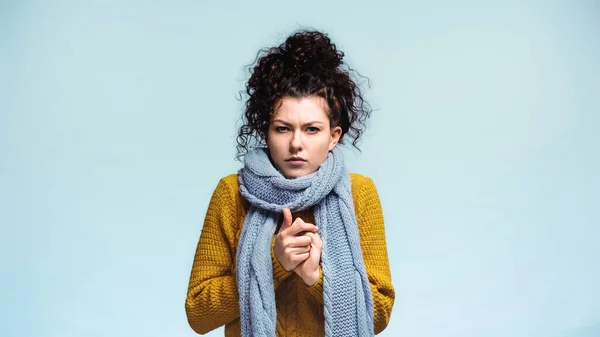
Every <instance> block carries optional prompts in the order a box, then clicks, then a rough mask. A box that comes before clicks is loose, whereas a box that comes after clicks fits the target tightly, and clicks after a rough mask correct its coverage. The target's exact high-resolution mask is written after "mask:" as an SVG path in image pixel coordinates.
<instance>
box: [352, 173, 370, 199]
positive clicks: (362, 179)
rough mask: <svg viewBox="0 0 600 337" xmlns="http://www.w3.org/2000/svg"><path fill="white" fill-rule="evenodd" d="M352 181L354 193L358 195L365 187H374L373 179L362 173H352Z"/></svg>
mask: <svg viewBox="0 0 600 337" xmlns="http://www.w3.org/2000/svg"><path fill="white" fill-rule="evenodd" d="M350 183H351V184H352V194H353V195H354V196H356V195H357V194H360V193H361V192H362V191H364V190H365V189H374V188H375V183H374V182H373V179H371V178H370V177H368V176H365V175H362V174H360V173H350Z"/></svg>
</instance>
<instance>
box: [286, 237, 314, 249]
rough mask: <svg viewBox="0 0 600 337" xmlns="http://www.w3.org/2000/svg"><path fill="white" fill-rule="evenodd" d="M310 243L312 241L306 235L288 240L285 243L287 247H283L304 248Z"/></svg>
mask: <svg viewBox="0 0 600 337" xmlns="http://www.w3.org/2000/svg"><path fill="white" fill-rule="evenodd" d="M311 242H312V239H311V238H310V237H309V236H307V235H302V236H294V237H291V238H289V241H288V242H287V245H285V246H286V247H291V248H295V247H306V246H308V245H310V243H311Z"/></svg>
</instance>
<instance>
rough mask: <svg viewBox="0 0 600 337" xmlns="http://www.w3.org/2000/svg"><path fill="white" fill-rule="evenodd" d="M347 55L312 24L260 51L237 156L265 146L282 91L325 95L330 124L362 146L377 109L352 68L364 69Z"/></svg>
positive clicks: (284, 93) (248, 85)
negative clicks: (366, 97)
mask: <svg viewBox="0 0 600 337" xmlns="http://www.w3.org/2000/svg"><path fill="white" fill-rule="evenodd" d="M343 58H344V53H343V52H342V51H340V50H338V49H337V48H336V46H335V44H333V43H332V42H331V40H330V39H329V37H328V36H327V35H326V34H325V33H322V32H319V31H311V30H302V31H298V32H296V33H294V34H293V35H291V36H289V37H288V38H287V39H286V40H285V42H283V43H282V44H281V45H280V46H278V47H271V48H266V49H262V50H261V51H259V53H258V55H257V56H256V60H255V61H254V62H253V64H252V65H250V74H251V75H250V79H249V80H248V82H247V83H246V90H245V92H244V91H242V92H240V94H244V93H245V94H246V95H247V96H248V99H247V101H246V104H245V105H246V107H245V113H244V115H243V116H242V122H243V125H242V126H241V127H240V128H239V132H238V136H237V139H236V140H237V155H236V158H237V159H238V160H239V159H240V158H241V157H243V156H244V155H245V154H246V153H247V152H248V151H249V150H250V149H251V148H253V147H255V146H264V144H265V140H266V135H267V131H268V127H269V123H270V122H271V118H272V114H273V112H274V106H275V103H276V102H277V101H278V100H279V99H281V98H282V97H294V98H302V97H309V96H320V97H323V98H324V99H325V101H326V102H327V105H328V110H329V111H328V113H329V121H330V126H331V127H336V126H340V127H341V129H342V135H341V137H340V143H344V135H347V136H346V138H350V139H351V141H352V145H353V146H354V147H355V148H356V149H358V146H357V143H358V139H359V138H360V136H361V134H362V133H363V132H364V129H365V128H366V124H365V122H366V120H367V119H368V118H369V117H370V115H371V112H372V110H371V108H370V107H369V104H368V103H367V102H366V101H365V100H364V99H363V94H362V93H361V90H360V88H359V86H358V85H357V84H356V83H355V81H354V80H353V79H352V78H351V73H354V74H357V75H358V76H360V75H359V74H358V73H357V72H356V71H354V70H352V69H350V68H349V67H347V65H346V64H345V63H344V61H343ZM360 77H361V78H364V77H363V76H360ZM241 97H242V96H241V95H240V98H241Z"/></svg>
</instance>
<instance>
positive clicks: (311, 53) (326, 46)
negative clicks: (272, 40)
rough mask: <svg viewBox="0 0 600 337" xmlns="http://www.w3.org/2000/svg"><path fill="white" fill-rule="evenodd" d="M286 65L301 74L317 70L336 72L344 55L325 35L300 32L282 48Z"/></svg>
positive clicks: (288, 39)
mask: <svg viewBox="0 0 600 337" xmlns="http://www.w3.org/2000/svg"><path fill="white" fill-rule="evenodd" d="M280 48H281V51H282V55H283V56H284V59H285V61H286V63H287V64H288V65H289V66H292V67H294V68H296V69H298V70H300V72H307V71H308V72H310V71H313V70H316V69H325V70H335V69H337V68H338V67H339V66H340V65H341V64H342V62H343V58H344V53H343V52H341V51H338V50H337V48H336V46H335V44H333V43H332V42H331V40H330V39H329V37H328V36H327V35H325V34H324V33H321V32H317V31H303V32H298V33H296V34H294V35H292V36H290V37H288V38H287V40H286V41H285V42H284V43H283V44H282V45H281V46H280Z"/></svg>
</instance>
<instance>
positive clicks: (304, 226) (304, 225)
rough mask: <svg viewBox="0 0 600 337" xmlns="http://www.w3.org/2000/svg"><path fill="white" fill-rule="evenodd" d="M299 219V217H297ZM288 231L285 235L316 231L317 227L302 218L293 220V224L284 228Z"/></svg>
mask: <svg viewBox="0 0 600 337" xmlns="http://www.w3.org/2000/svg"><path fill="white" fill-rule="evenodd" d="M298 219H300V218H298ZM286 230H287V231H288V233H286V234H287V235H298V234H299V233H302V232H316V231H317V227H316V226H315V225H313V224H311V223H308V222H304V221H302V219H300V220H297V221H294V225H293V226H291V227H289V228H288V229H286Z"/></svg>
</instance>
